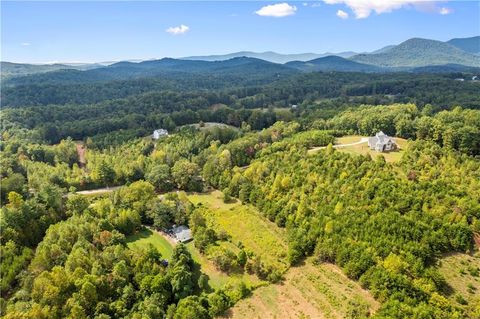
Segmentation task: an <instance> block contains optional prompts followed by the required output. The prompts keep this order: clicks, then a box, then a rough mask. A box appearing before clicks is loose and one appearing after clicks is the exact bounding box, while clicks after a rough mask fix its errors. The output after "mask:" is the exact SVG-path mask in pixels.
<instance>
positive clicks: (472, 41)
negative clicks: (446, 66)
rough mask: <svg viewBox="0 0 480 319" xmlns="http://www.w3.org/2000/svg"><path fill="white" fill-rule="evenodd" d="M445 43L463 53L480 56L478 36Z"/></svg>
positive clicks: (479, 38) (479, 39)
mask: <svg viewBox="0 0 480 319" xmlns="http://www.w3.org/2000/svg"><path fill="white" fill-rule="evenodd" d="M447 43H448V44H451V45H453V46H455V47H457V48H459V49H460V50H463V51H465V52H469V53H472V54H480V36H476V37H471V38H457V39H452V40H450V41H447Z"/></svg>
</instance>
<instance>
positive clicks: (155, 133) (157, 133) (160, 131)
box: [153, 128, 168, 140]
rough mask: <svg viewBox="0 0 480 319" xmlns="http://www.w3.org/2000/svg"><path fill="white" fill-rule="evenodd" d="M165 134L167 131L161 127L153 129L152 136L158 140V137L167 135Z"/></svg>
mask: <svg viewBox="0 0 480 319" xmlns="http://www.w3.org/2000/svg"><path fill="white" fill-rule="evenodd" d="M167 135H168V131H167V130H165V129H163V128H161V129H158V130H155V131H153V138H154V139H155V140H158V139H159V138H160V137H162V136H167Z"/></svg>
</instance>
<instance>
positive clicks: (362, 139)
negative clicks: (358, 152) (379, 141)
mask: <svg viewBox="0 0 480 319" xmlns="http://www.w3.org/2000/svg"><path fill="white" fill-rule="evenodd" d="M367 142H368V137H362V138H361V139H360V141H358V142H355V143H348V144H337V145H333V148H341V147H347V146H354V145H359V144H363V143H367ZM326 148H327V147H326V146H319V147H314V148H311V149H309V150H308V151H309V152H315V151H318V150H324V149H326Z"/></svg>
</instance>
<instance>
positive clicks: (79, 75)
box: [5, 57, 298, 86]
mask: <svg viewBox="0 0 480 319" xmlns="http://www.w3.org/2000/svg"><path fill="white" fill-rule="evenodd" d="M296 72H298V70H296V69H293V68H291V67H288V66H285V65H282V64H276V63H271V62H268V61H264V60H260V59H255V58H246V57H240V58H233V59H230V60H226V61H214V62H210V61H197V60H179V59H171V58H164V59H160V60H150V61H143V62H139V63H135V62H126V61H125V62H118V63H114V64H112V65H109V66H106V67H101V68H96V69H93V70H87V71H78V70H59V71H55V72H48V73H43V74H33V75H28V76H23V77H17V78H12V79H9V80H8V81H5V85H8V86H15V85H25V84H34V83H43V84H45V83H49V84H76V83H92V82H104V81H114V80H115V81H118V80H131V79H140V78H155V77H158V78H166V77H168V78H175V77H179V76H180V77H181V76H185V75H189V74H190V75H202V76H208V75H217V76H229V77H237V78H249V79H252V80H255V79H258V80H262V79H272V78H276V77H279V76H281V75H289V74H294V73H296Z"/></svg>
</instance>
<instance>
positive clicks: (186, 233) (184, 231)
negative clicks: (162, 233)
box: [172, 225, 193, 243]
mask: <svg viewBox="0 0 480 319" xmlns="http://www.w3.org/2000/svg"><path fill="white" fill-rule="evenodd" d="M172 231H173V233H174V235H175V238H176V239H177V240H178V241H179V242H182V243H183V242H186V241H189V240H191V239H192V238H193V237H192V231H191V230H190V229H189V228H188V227H187V226H184V225H180V226H178V227H173V228H172Z"/></svg>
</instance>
